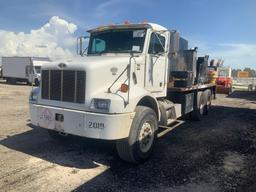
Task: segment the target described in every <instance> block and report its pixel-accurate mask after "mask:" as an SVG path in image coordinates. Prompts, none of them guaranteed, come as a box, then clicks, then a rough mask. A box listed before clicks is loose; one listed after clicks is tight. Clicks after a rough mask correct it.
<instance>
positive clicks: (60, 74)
mask: <svg viewBox="0 0 256 192" xmlns="http://www.w3.org/2000/svg"><path fill="white" fill-rule="evenodd" d="M85 78H86V74H85V72H84V71H66V70H42V80H41V81H42V91H41V93H42V95H41V96H42V98H43V99H48V100H56V101H65V102H72V103H84V98H85Z"/></svg>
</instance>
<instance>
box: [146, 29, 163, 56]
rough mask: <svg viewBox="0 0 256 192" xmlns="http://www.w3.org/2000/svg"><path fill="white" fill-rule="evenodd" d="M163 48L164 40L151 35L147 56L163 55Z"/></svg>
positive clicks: (157, 35)
mask: <svg viewBox="0 0 256 192" xmlns="http://www.w3.org/2000/svg"><path fill="white" fill-rule="evenodd" d="M164 47H165V38H164V37H163V36H161V35H159V34H157V33H152V34H151V36H150V44H149V49H148V53H149V54H157V53H163V52H164Z"/></svg>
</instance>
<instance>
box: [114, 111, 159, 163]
mask: <svg viewBox="0 0 256 192" xmlns="http://www.w3.org/2000/svg"><path fill="white" fill-rule="evenodd" d="M135 112H136V114H135V117H134V119H133V122H132V126H131V129H130V134H129V137H128V138H125V139H121V140H118V141H117V142H116V148H117V152H118V154H119V156H120V158H121V159H123V160H124V161H127V162H130V163H136V164H138V163H142V162H144V161H146V160H147V159H148V158H149V157H150V155H151V153H152V151H153V147H154V145H155V142H156V139H157V132H156V130H157V127H158V123H157V117H156V113H155V112H154V111H153V110H152V109H151V108H149V107H144V106H137V107H136V109H135Z"/></svg>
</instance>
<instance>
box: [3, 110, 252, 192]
mask: <svg viewBox="0 0 256 192" xmlns="http://www.w3.org/2000/svg"><path fill="white" fill-rule="evenodd" d="M255 125H256V111H255V110H252V109H244V108H233V107H222V106H213V109H212V111H211V114H210V115H209V116H205V117H204V118H203V120H202V121H200V122H186V123H185V124H183V125H181V126H180V127H178V128H176V129H175V130H173V131H172V132H170V133H169V134H167V135H166V136H164V137H163V138H161V139H160V140H159V141H158V143H157V145H156V147H155V150H154V154H153V155H152V157H151V159H149V160H148V161H147V162H145V163H144V164H141V165H130V164H127V163H125V162H123V161H121V160H120V159H119V158H118V157H117V154H116V151H115V146H114V143H113V142H105V141H95V140H89V139H83V138H79V137H73V139H71V141H67V142H65V143H62V144H60V143H57V142H55V141H53V140H51V139H49V137H48V134H47V131H45V130H41V129H37V128H34V129H32V130H30V131H27V132H25V133H21V134H17V135H14V136H10V137H8V138H6V139H3V140H1V141H0V144H1V145H4V146H6V147H8V148H10V149H13V150H16V151H20V152H23V153H26V154H29V155H32V156H35V157H38V158H41V159H44V160H46V161H49V162H53V163H57V164H60V165H63V166H69V167H76V168H82V169H86V168H94V167H97V166H98V165H97V163H100V164H104V165H108V166H109V167H110V168H109V169H108V170H107V171H105V172H104V173H102V174H101V175H99V176H97V177H95V178H93V179H92V180H90V181H89V182H87V183H84V184H83V185H81V186H79V187H78V188H77V189H75V190H74V191H168V190H174V191H175V190H176V191H182V190H183V189H184V190H183V191H186V190H189V191H193V190H194V191H200V190H202V191H205V189H207V191H232V190H237V191H250V190H251V191H254V190H256V186H255V181H256V175H255V173H256V163H255V162H256V157H255V154H256V127H255ZM233 159H236V161H235V162H233ZM95 162H96V163H95ZM232 163H233V164H232ZM230 165H231V166H230ZM232 165H234V167H238V169H234V170H233V169H232V167H233V166H232ZM230 167H231V168H230ZM192 184H193V186H191V185H192ZM181 186H182V187H185V188H182V189H180V188H177V187H181ZM186 187H187V189H186Z"/></svg>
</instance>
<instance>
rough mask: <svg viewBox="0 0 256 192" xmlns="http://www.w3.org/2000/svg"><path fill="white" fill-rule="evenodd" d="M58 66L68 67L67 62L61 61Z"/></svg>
mask: <svg viewBox="0 0 256 192" xmlns="http://www.w3.org/2000/svg"><path fill="white" fill-rule="evenodd" d="M58 66H59V68H65V67H67V64H65V63H60V64H58Z"/></svg>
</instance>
